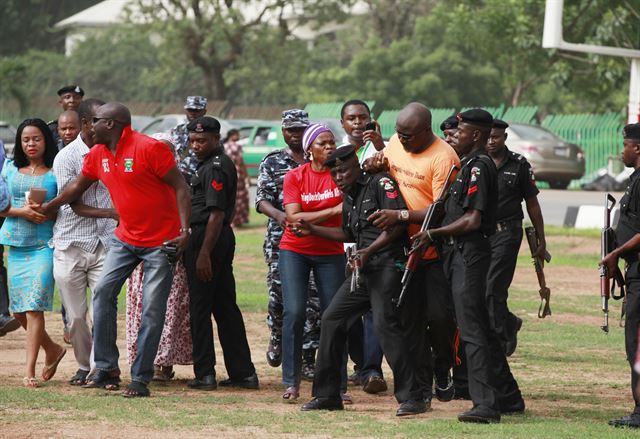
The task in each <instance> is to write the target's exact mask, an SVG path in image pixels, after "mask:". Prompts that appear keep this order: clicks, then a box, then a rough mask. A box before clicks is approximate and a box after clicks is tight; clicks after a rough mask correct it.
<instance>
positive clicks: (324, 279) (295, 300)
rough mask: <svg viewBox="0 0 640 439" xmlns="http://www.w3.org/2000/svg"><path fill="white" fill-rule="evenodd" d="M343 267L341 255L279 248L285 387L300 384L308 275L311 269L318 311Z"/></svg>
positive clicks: (332, 292)
mask: <svg viewBox="0 0 640 439" xmlns="http://www.w3.org/2000/svg"><path fill="white" fill-rule="evenodd" d="M344 268H345V257H344V254H339V255H330V256H312V255H303V254H301V253H296V252H294V251H290V250H280V277H281V280H282V299H283V302H284V303H283V305H284V307H283V308H284V310H283V324H282V382H283V383H284V385H285V386H297V385H299V384H300V372H301V367H302V335H303V329H304V322H305V319H306V306H307V296H308V292H309V274H310V272H311V271H312V270H313V276H314V278H315V280H316V287H317V289H318V297H319V299H320V310H321V311H324V310H325V309H326V308H327V307H328V306H329V303H331V299H332V298H333V296H334V295H335V294H336V292H337V291H338V288H339V287H340V285H341V284H342V282H343V281H344ZM345 374H346V371H345Z"/></svg>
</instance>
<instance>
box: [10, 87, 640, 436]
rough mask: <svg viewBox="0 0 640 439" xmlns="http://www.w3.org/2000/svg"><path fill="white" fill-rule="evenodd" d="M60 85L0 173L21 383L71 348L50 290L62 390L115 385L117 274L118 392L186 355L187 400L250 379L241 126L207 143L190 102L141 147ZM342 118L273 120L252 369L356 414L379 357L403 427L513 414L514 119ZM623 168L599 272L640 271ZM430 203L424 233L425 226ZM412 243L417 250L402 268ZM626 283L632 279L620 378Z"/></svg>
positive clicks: (531, 202) (639, 402)
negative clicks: (261, 300) (237, 258)
mask: <svg viewBox="0 0 640 439" xmlns="http://www.w3.org/2000/svg"><path fill="white" fill-rule="evenodd" d="M58 95H59V96H60V104H61V106H62V110H63V111H62V113H61V114H60V117H59V118H58V120H57V121H54V122H52V123H50V124H48V125H47V124H46V123H45V122H44V121H42V120H41V119H37V118H32V119H26V120H24V121H23V122H22V123H21V124H20V126H19V127H18V132H17V136H16V144H15V151H14V155H13V158H12V159H10V160H6V161H4V165H3V167H2V174H1V175H2V181H0V210H2V212H1V213H0V215H2V217H3V218H5V219H4V223H3V225H2V228H1V229H0V244H2V245H3V246H5V247H6V250H7V269H6V270H4V266H2V267H1V268H2V270H0V274H2V276H1V277H2V279H1V282H0V336H3V335H5V334H7V333H8V332H11V331H15V330H16V329H18V328H19V327H23V328H24V329H25V330H26V332H27V337H26V346H25V349H26V365H25V378H24V385H25V386H26V387H37V386H39V385H40V383H39V378H41V379H42V380H43V381H48V380H50V379H51V378H52V377H53V376H54V375H55V373H56V370H57V367H58V365H59V363H60V361H61V360H62V358H63V357H64V356H65V354H66V352H67V351H66V348H65V347H64V346H63V345H60V344H58V343H55V342H54V341H53V340H52V339H51V337H50V336H49V335H48V334H47V331H46V329H45V317H44V316H45V314H44V312H45V311H51V310H52V305H53V291H54V282H55V285H57V286H58V289H59V291H60V297H61V300H62V304H63V307H64V310H65V312H64V322H65V323H64V324H65V328H67V329H68V338H69V342H70V344H71V346H72V348H73V353H74V356H75V360H76V362H77V365H78V369H77V371H76V373H75V374H74V375H73V376H72V377H70V379H69V384H70V385H75V386H82V387H84V388H105V389H107V390H115V389H118V388H119V387H120V382H121V380H120V366H119V352H118V348H117V346H116V340H117V330H116V327H117V325H116V320H117V310H118V296H119V293H120V291H121V289H122V287H123V285H124V284H125V283H126V285H127V288H126V289H127V294H126V340H127V360H128V362H129V364H130V367H131V382H130V383H129V384H128V385H127V386H126V387H125V389H124V390H123V396H125V397H130V398H131V397H144V396H149V394H150V391H149V383H150V382H151V381H152V380H157V381H168V380H171V379H172V378H173V377H174V371H173V366H175V365H185V364H192V365H193V373H194V377H193V379H192V380H191V381H189V382H188V386H189V387H190V388H192V389H195V390H203V391H208V390H214V389H216V388H217V386H226V387H236V388H244V389H258V388H259V379H258V376H257V374H256V369H255V367H254V364H253V362H252V360H251V350H250V346H249V343H248V340H247V335H246V331H245V326H244V321H243V316H242V313H241V311H240V309H239V307H238V305H237V303H236V281H235V277H234V271H233V260H234V254H235V234H234V230H233V227H239V226H242V225H243V224H245V223H246V222H247V221H248V207H249V197H248V188H249V179H248V174H247V171H246V167H245V165H244V163H243V160H242V147H241V145H240V143H239V142H238V140H239V133H238V132H237V131H235V130H232V131H230V132H228V133H226V137H225V138H224V140H223V139H222V136H221V132H220V128H221V127H220V123H219V122H218V121H217V120H216V119H215V118H213V117H208V116H206V99H205V98H204V97H202V96H189V97H188V98H187V99H186V103H185V111H186V115H187V122H186V123H184V124H180V125H178V126H176V127H175V128H174V129H173V130H172V131H171V133H168V134H165V133H158V134H157V135H154V136H151V137H149V136H145V135H143V134H140V133H138V132H136V131H134V130H133V129H132V128H131V114H130V112H129V110H128V109H127V108H126V107H125V106H124V105H122V104H119V103H116V102H108V103H105V102H103V101H101V100H100V99H96V98H88V99H84V91H83V90H82V88H80V87H79V86H77V85H72V86H68V87H63V88H61V89H60V90H59V92H58ZM340 118H341V123H342V126H343V128H344V130H345V133H346V136H345V138H344V139H336V137H335V134H334V133H333V132H332V131H331V130H330V129H329V128H328V127H327V126H325V125H322V124H317V123H312V122H311V121H310V120H309V116H308V114H307V113H306V112H305V111H304V110H301V109H291V110H286V111H284V112H283V113H282V132H283V137H284V141H285V143H286V145H283V148H282V149H279V150H277V151H274V152H272V153H270V154H268V155H267V156H266V157H264V159H263V160H262V162H261V164H260V167H259V177H258V183H257V185H258V186H257V193H256V199H255V207H256V209H257V211H258V212H259V213H261V214H264V215H266V216H267V217H268V224H267V230H266V235H265V240H264V256H265V262H266V264H267V278H266V279H267V291H268V295H269V305H268V317H267V326H268V330H269V331H270V337H269V344H268V347H267V349H266V358H267V363H268V364H269V365H270V366H272V367H281V368H282V385H283V388H284V392H283V394H282V395H281V399H282V401H284V402H287V403H296V402H297V401H298V399H299V398H300V396H301V395H300V383H301V381H302V380H303V379H308V380H312V381H313V388H312V389H313V390H312V397H313V398H312V399H311V400H310V401H308V402H306V403H305V404H303V405H302V407H301V408H302V410H303V411H310V410H341V409H343V408H344V405H345V404H353V402H354V401H353V399H352V398H351V396H350V395H349V393H348V386H349V384H351V385H360V386H362V388H363V390H364V391H365V392H368V393H372V394H374V393H379V392H383V391H385V390H387V387H388V385H387V382H386V380H385V377H384V375H383V371H382V361H383V358H386V360H387V362H388V363H389V365H390V367H391V370H392V372H393V383H394V395H395V397H396V400H397V401H398V403H399V407H398V409H397V411H396V415H397V416H407V415H416V414H420V413H424V412H426V411H428V410H429V409H430V407H431V404H432V400H433V398H434V397H435V398H436V399H437V400H438V401H440V402H443V403H446V402H448V401H451V400H452V399H454V398H456V399H467V400H470V401H471V402H472V406H471V407H470V409H469V410H467V411H465V412H463V413H460V414H459V415H458V419H459V420H460V421H462V422H475V423H495V422H499V421H500V419H501V417H502V416H507V415H514V414H521V413H523V412H524V411H525V401H524V399H523V396H522V393H521V392H520V389H519V386H518V383H517V381H516V379H515V377H514V376H513V374H512V372H511V370H510V368H509V361H508V357H509V356H511V355H512V354H513V353H514V351H515V350H516V348H517V334H518V331H519V330H520V329H521V327H522V324H523V322H522V320H521V319H520V318H519V317H517V316H516V315H514V314H513V313H511V312H510V311H509V307H508V291H509V286H510V284H511V281H512V279H513V276H514V272H515V266H516V258H517V254H518V250H519V248H520V243H521V241H522V235H523V233H522V221H523V218H524V214H523V211H522V202H523V201H524V202H525V205H526V209H527V212H528V214H529V218H530V219H531V222H532V223H533V226H534V227H535V230H536V235H537V243H538V247H537V252H536V254H534V257H536V258H539V260H543V258H544V255H545V252H546V240H545V233H544V221H543V217H542V212H541V209H540V205H539V203H538V200H537V195H538V189H537V187H536V184H535V177H534V174H533V171H532V169H531V166H530V165H529V163H528V162H527V160H526V159H525V158H524V157H523V156H521V155H519V154H517V153H515V152H512V151H510V150H509V149H508V148H507V146H506V142H507V133H506V129H507V128H508V123H507V122H505V121H502V120H498V119H494V118H493V117H492V115H491V114H490V113H488V112H487V111H485V110H483V109H479V108H476V109H470V110H467V111H464V112H461V113H458V114H456V115H453V116H451V117H450V118H448V119H447V120H445V121H443V122H442V124H441V126H440V129H441V131H442V137H440V136H438V135H437V134H436V133H434V132H433V131H432V129H431V126H432V120H431V113H430V111H429V109H428V108H427V107H426V106H424V105H423V104H421V103H417V102H413V103H409V104H408V105H407V106H406V107H405V108H404V109H402V111H400V113H399V114H398V117H397V120H396V133H395V134H394V135H393V136H392V137H391V138H390V139H389V141H388V142H385V141H384V140H383V138H382V135H381V133H380V127H379V126H378V125H377V123H376V122H375V121H374V120H373V119H372V117H371V112H370V109H369V107H368V106H367V104H366V103H365V102H364V101H362V100H357V99H356V100H350V101H347V102H346V103H345V104H344V106H343V107H342V110H341V114H340ZM623 159H624V161H625V164H626V165H627V166H633V167H634V168H635V169H636V170H637V169H639V168H640V125H639V124H633V125H628V126H627V127H626V128H625V131H624V150H623ZM637 175H638V171H636V172H635V173H634V175H633V176H632V178H631V185H630V187H629V189H628V191H627V193H626V195H625V198H624V199H623V200H622V203H621V205H622V210H621V219H620V224H621V226H620V227H621V231H620V235H619V237H618V242H619V244H620V247H618V248H616V249H615V250H614V251H613V252H612V253H611V254H610V255H609V256H607V258H605V259H604V260H603V261H602V264H603V265H606V266H608V267H610V268H611V270H613V267H614V266H615V264H617V260H618V258H620V257H622V258H625V260H626V262H627V264H628V265H629V266H631V265H632V264H637V263H638V258H637V255H638V248H639V247H640V224H638V218H640V212H638V210H640V204H639V203H638V200H639V199H640V195H637V191H638V190H640V189H638V184H637V182H638V178H637ZM437 200H440V201H443V202H444V211H443V213H442V215H441V218H439V219H440V221H437V220H435V221H434V222H431V223H428V224H427V225H428V226H429V227H425V226H424V224H426V223H425V217H426V216H427V214H428V212H429V208H430V207H431V206H432V205H433V203H434V202H436V201H437ZM421 225H422V226H421ZM408 253H410V254H412V255H413V256H412V257H415V258H416V259H415V260H416V263H415V264H413V265H412V266H411V267H410V270H411V276H409V277H407V276H405V274H406V272H407V270H408V269H409V268H408V263H407V260H408V257H409V255H408ZM0 260H2V259H1V258H0ZM637 272H638V270H637V269H636V270H628V271H627V290H628V301H627V328H626V338H627V343H626V345H627V354H628V357H629V362H630V364H631V365H632V366H633V365H634V364H635V361H636V360H635V359H636V353H637V351H638V349H637V342H638V335H637V328H638V319H639V317H638V309H637V308H638V307H637V305H636V301H637V294H638V289H639V288H640V282H637V276H636V275H637ZM407 279H409V280H408V281H407ZM7 286H8V290H7ZM87 288H89V289H90V291H91V297H90V298H89V299H87V293H86V290H87ZM401 291H402V292H403V295H402V301H401V302H400V300H399V296H400V292H401ZM7 296H8V298H9V300H7ZM9 311H11V313H13V316H10V314H9ZM212 317H213V319H214V320H215V322H216V326H217V332H218V339H219V341H220V345H221V348H222V351H223V353H224V364H225V368H226V371H227V376H228V378H227V379H225V380H222V381H219V380H218V379H217V377H216V370H215V366H216V357H215V351H214V332H213V324H212ZM40 347H42V348H43V349H44V351H45V362H44V364H45V366H44V368H43V370H42V373H41V374H40V376H39V377H38V375H37V374H36V370H35V368H36V362H37V357H38V352H39V349H40ZM349 357H351V359H352V360H353V363H354V365H355V370H354V372H353V373H352V374H349V372H348V370H347V363H348V358H349ZM639 369H640V368H639ZM631 373H632V391H633V395H634V400H635V403H636V408H635V410H634V411H633V413H632V414H631V415H629V416H624V417H622V418H620V419H616V420H612V421H611V422H610V423H611V425H614V426H621V427H640V397H638V395H639V394H640V389H636V387H637V384H638V373H637V372H636V370H635V369H634V368H633V367H632V371H631Z"/></svg>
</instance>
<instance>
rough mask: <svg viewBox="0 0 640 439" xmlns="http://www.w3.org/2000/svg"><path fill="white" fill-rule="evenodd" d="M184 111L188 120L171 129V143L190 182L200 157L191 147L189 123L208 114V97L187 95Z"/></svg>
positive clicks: (180, 167)
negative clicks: (197, 156)
mask: <svg viewBox="0 0 640 439" xmlns="http://www.w3.org/2000/svg"><path fill="white" fill-rule="evenodd" d="M184 112H185V114H186V116H187V121H186V122H185V123H181V124H179V125H176V127H175V128H173V129H172V130H171V143H173V145H174V146H175V148H176V154H177V155H178V157H179V158H180V162H179V163H178V169H180V172H182V175H184V177H185V179H186V180H187V183H188V182H189V181H190V180H191V177H192V176H193V174H195V173H196V168H197V167H198V159H197V158H196V156H195V154H194V153H193V151H192V150H191V149H190V148H189V131H188V130H187V125H188V124H189V122H191V121H192V120H195V119H197V118H199V117H202V116H204V115H205V114H207V98H205V97H204V96H187V99H186V100H185V102H184Z"/></svg>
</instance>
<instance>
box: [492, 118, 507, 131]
mask: <svg viewBox="0 0 640 439" xmlns="http://www.w3.org/2000/svg"><path fill="white" fill-rule="evenodd" d="M493 127H494V128H498V129H500V130H504V129H507V128H509V124H508V123H506V122H505V121H504V120H500V119H493Z"/></svg>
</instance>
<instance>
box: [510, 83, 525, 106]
mask: <svg viewBox="0 0 640 439" xmlns="http://www.w3.org/2000/svg"><path fill="white" fill-rule="evenodd" d="M523 91H524V84H523V83H522V81H520V82H518V84H516V89H515V90H514V91H513V94H512V95H511V106H512V107H516V106H518V102H519V101H520V97H521V96H522V92H523Z"/></svg>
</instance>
